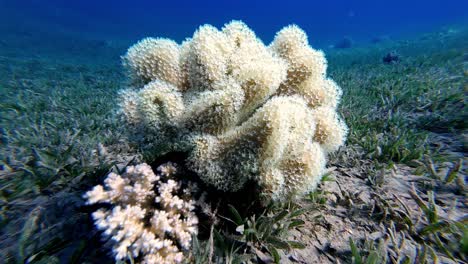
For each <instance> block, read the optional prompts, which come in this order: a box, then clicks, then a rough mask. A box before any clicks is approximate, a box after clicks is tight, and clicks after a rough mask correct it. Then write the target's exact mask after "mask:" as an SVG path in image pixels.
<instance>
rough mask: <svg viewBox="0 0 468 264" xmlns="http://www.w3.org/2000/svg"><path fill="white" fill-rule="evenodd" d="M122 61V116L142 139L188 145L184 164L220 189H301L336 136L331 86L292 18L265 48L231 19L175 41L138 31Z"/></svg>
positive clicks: (343, 130)
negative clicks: (125, 80) (252, 185)
mask: <svg viewBox="0 0 468 264" xmlns="http://www.w3.org/2000/svg"><path fill="white" fill-rule="evenodd" d="M123 60H124V65H125V66H126V67H127V69H128V71H129V73H130V76H131V78H132V80H133V81H134V82H133V83H134V84H135V85H134V86H135V87H131V88H128V89H125V90H124V91H122V93H121V95H122V96H121V97H122V100H121V104H120V105H121V112H122V113H123V116H124V117H125V118H126V120H127V122H128V123H129V124H131V125H132V126H134V127H138V130H139V131H143V130H144V131H147V132H146V133H147V134H146V135H145V136H146V137H147V138H148V139H150V140H149V141H147V142H151V144H154V145H163V144H166V145H167V144H169V145H171V148H172V149H173V150H177V151H187V149H182V148H184V147H186V146H190V147H189V148H188V151H189V153H190V156H189V159H188V161H187V165H188V166H189V168H190V169H192V170H193V171H195V172H197V174H198V175H199V176H200V178H201V179H202V180H203V181H205V182H206V183H208V184H211V185H213V186H215V187H216V188H218V189H220V190H226V191H227V190H230V191H236V190H239V189H241V188H242V187H243V186H244V185H245V183H246V182H247V181H248V180H254V181H256V182H257V183H258V185H259V186H260V192H261V194H262V195H263V196H264V197H266V198H269V199H273V200H282V199H285V198H287V197H291V196H296V195H298V194H302V193H305V192H308V191H311V190H313V189H314V188H315V187H316V185H317V183H318V181H319V180H320V178H321V176H322V175H323V173H324V170H325V164H326V157H327V154H328V153H330V152H333V151H336V150H337V149H338V148H339V147H340V146H342V145H343V144H344V142H345V139H346V134H347V127H346V125H345V124H344V122H343V121H342V120H341V119H340V117H339V116H338V114H337V113H336V108H337V104H338V102H339V99H340V97H341V94H342V92H341V89H340V88H339V86H338V85H337V84H336V83H335V82H334V81H332V80H331V79H328V78H327V77H326V67H327V62H326V59H325V57H324V54H323V53H322V52H321V51H317V50H314V49H312V48H311V47H310V46H309V44H308V40H307V36H306V34H305V32H304V31H303V30H301V29H300V28H299V27H297V26H295V25H293V26H288V27H285V28H283V29H282V30H281V31H279V32H278V33H277V34H276V37H275V39H274V41H273V42H272V43H271V44H270V45H269V46H265V45H264V44H263V43H262V41H261V40H259V39H258V38H257V37H256V36H255V33H254V32H253V31H252V30H250V29H249V28H248V27H247V26H246V25H245V24H244V23H242V22H240V21H232V22H230V23H228V24H226V25H225V26H224V27H223V28H222V29H221V30H218V29H217V28H215V27H213V26H210V25H204V26H201V27H200V28H199V29H198V30H197V31H196V32H195V34H194V35H193V37H192V38H191V39H187V40H186V41H184V42H183V43H182V44H180V45H178V44H177V43H175V42H174V41H172V40H169V39H162V38H146V39H144V40H142V41H140V42H138V43H137V44H135V45H134V46H132V47H130V48H129V50H128V52H127V54H126V55H125V56H124V57H123ZM141 128H144V129H143V130H142V129H141Z"/></svg>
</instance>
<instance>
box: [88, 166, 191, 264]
mask: <svg viewBox="0 0 468 264" xmlns="http://www.w3.org/2000/svg"><path fill="white" fill-rule="evenodd" d="M159 170H160V173H159V174H158V175H155V174H154V173H153V170H152V169H151V167H150V166H149V165H147V164H140V165H137V166H129V167H127V169H126V172H125V173H124V174H122V175H118V174H116V173H110V174H109V175H108V176H107V178H106V180H105V181H104V186H102V185H97V186H95V187H94V188H93V189H92V190H91V191H89V192H87V193H86V194H85V195H84V198H85V199H87V204H95V203H109V204H111V205H113V208H112V209H99V210H98V211H96V212H94V213H93V218H94V222H95V224H96V226H97V228H98V229H99V230H102V231H104V233H103V236H104V237H107V238H110V239H111V241H112V244H113V253H114V256H115V260H116V261H119V260H126V259H133V260H135V259H137V258H140V259H141V263H147V264H150V263H152V264H156V263H158V264H165V263H167V264H169V263H181V262H182V261H183V260H184V253H183V252H184V251H187V250H188V249H189V248H190V243H191V240H192V235H194V234H196V233H197V224H198V219H197V217H196V216H195V214H194V213H193V209H194V202H193V201H192V200H189V199H186V198H185V199H183V198H182V197H179V196H178V195H177V193H178V192H180V190H179V189H180V184H179V183H178V182H176V181H174V180H173V179H171V178H170V177H171V175H172V174H173V172H174V171H175V168H174V166H173V165H172V164H166V165H162V166H161V167H160V168H159ZM167 172H169V173H167ZM155 190H156V192H155ZM157 208H159V209H157Z"/></svg>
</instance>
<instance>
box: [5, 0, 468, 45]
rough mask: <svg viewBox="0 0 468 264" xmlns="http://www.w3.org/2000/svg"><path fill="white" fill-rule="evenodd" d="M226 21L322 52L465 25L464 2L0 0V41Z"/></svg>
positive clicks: (186, 30)
mask: <svg viewBox="0 0 468 264" xmlns="http://www.w3.org/2000/svg"><path fill="white" fill-rule="evenodd" d="M232 19H240V20H243V21H244V22H246V23H247V25H249V26H250V27H251V28H252V29H253V30H254V31H255V32H256V33H257V35H258V36H259V37H260V38H262V39H263V40H264V41H265V42H267V43H269V42H270V41H271V40H272V38H273V36H274V34H275V32H277V31H278V30H279V29H280V28H282V27H283V26H285V25H288V24H291V23H295V24H298V25H299V26H300V27H302V28H303V29H304V30H305V31H306V32H307V33H308V35H309V38H310V41H311V43H312V44H313V45H315V46H319V47H326V46H328V45H330V44H333V43H335V42H336V41H338V40H340V39H342V38H343V37H344V36H348V37H349V38H351V39H353V40H354V41H356V42H366V41H369V40H370V39H372V38H373V37H376V36H382V35H385V36H388V37H391V38H393V39H398V38H404V37H408V36H412V35H416V34H420V33H425V32H430V31H433V30H435V29H438V28H440V27H444V26H452V25H467V24H468V1H467V0H447V1H441V0H426V1H421V0H418V1H411V0H406V1H403V0H394V1H378V0H374V1H369V0H361V1H359V0H348V1H346V0H329V1H284V0H283V1H280V0H270V1H252V0H250V1H245V0H241V1H212V0H211V1H191V0H177V1H171V0H167V1H150V0H136V1H123V0H113V1H111V0H100V1H99V0H94V1H91V0H76V1H69V0H46V1H44V0H0V24H1V26H0V30H1V32H0V33H5V32H9V31H15V30H18V29H21V30H22V31H33V32H41V33H42V34H45V35H47V34H52V33H61V34H73V35H76V36H80V37H83V38H92V39H103V40H109V41H128V42H134V41H135V40H137V39H140V38H142V37H145V36H162V37H169V38H172V39H175V40H177V41H182V40H183V39H184V38H186V37H190V36H192V34H193V32H194V30H195V29H196V28H197V27H198V26H199V25H201V24H205V23H209V24H212V25H215V26H218V27H220V26H222V25H223V24H224V23H226V22H228V21H230V20H232Z"/></svg>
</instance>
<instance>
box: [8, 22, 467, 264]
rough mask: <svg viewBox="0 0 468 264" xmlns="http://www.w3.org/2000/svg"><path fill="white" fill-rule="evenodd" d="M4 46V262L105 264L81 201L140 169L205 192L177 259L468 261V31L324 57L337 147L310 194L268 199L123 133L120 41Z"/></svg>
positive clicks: (106, 244)
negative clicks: (338, 132)
mask: <svg viewBox="0 0 468 264" xmlns="http://www.w3.org/2000/svg"><path fill="white" fill-rule="evenodd" d="M8 37H9V38H10V39H7V40H0V48H1V49H0V136H1V138H0V256H2V257H1V259H0V263H114V262H115V259H114V257H113V254H112V245H111V241H109V239H107V240H106V239H105V238H104V239H103V236H102V233H103V231H100V230H99V229H96V228H95V225H94V222H93V218H92V216H91V214H92V213H93V212H94V211H96V210H97V209H98V205H94V204H87V203H86V199H85V198H83V195H84V194H85V193H86V192H87V191H89V190H91V189H92V188H93V186H95V185H99V184H103V182H104V180H105V179H106V177H107V175H108V174H109V173H110V172H112V173H115V174H120V175H124V171H125V168H126V167H129V166H135V165H137V164H139V163H147V164H149V165H150V166H151V167H152V168H153V170H154V171H155V173H156V174H157V175H163V174H165V173H166V174H175V175H176V176H177V177H179V179H180V180H181V181H183V182H184V184H186V183H187V182H189V181H194V182H196V184H197V185H198V187H197V189H199V190H203V191H200V192H198V193H196V194H194V200H197V201H198V202H197V203H196V206H194V209H193V211H194V214H196V215H197V217H198V232H197V233H196V234H194V235H193V237H192V239H191V245H190V246H186V247H185V249H184V252H183V253H184V259H183V262H187V263H466V262H467V261H468V260H467V254H468V226H467V225H468V208H467V186H466V177H467V171H466V168H465V167H466V164H467V140H468V134H467V128H468V127H467V122H466V120H468V111H467V108H466V98H467V93H468V81H467V80H468V30H467V29H466V28H463V27H458V28H456V27H454V28H446V29H441V30H439V31H436V32H431V33H428V34H425V35H420V36H418V37H413V38H408V39H405V40H399V41H396V40H385V41H382V42H379V43H372V44H366V45H365V46H364V45H363V46H354V47H351V48H347V49H331V48H330V49H325V50H324V52H325V55H326V58H327V60H328V71H327V73H328V76H329V77H330V78H331V79H333V80H334V81H335V82H336V83H337V84H338V85H339V86H340V87H341V89H342V91H343V94H342V97H341V101H340V104H339V106H338V112H339V113H340V115H341V116H342V117H343V119H344V122H345V123H346V124H347V126H348V127H349V133H348V138H347V140H346V144H345V146H342V147H341V148H340V149H339V150H338V151H337V152H334V153H332V154H330V156H329V157H328V164H327V168H326V173H325V175H324V176H323V178H322V179H321V181H320V183H319V185H318V188H317V189H316V190H314V191H313V192H310V193H307V194H306V195H304V196H301V197H300V198H299V199H294V200H281V201H275V202H271V203H269V204H264V203H259V202H256V200H255V197H253V195H252V193H254V190H253V189H249V188H250V187H249V186H250V185H249V184H247V187H246V188H244V189H242V190H240V193H239V192H237V193H236V192H222V191H219V190H216V189H215V188H212V186H208V185H206V184H205V183H203V182H201V181H199V180H198V178H199V177H198V176H197V175H196V173H195V172H193V171H191V170H190V168H187V167H186V166H185V165H184V161H185V159H187V153H181V152H177V153H173V152H168V151H162V150H160V149H158V147H159V148H160V146H158V145H151V144H145V139H141V138H133V137H134V135H131V134H129V133H128V129H127V128H128V127H127V126H128V125H127V123H126V122H125V120H124V119H123V118H122V116H121V115H120V114H119V111H118V104H119V101H118V98H119V91H121V90H122V89H123V88H125V87H128V86H129V85H131V80H129V78H128V77H127V75H126V74H125V70H124V68H123V67H122V64H121V61H120V56H122V55H124V54H125V52H126V50H127V48H128V46H129V43H123V44H122V43H113V42H102V41H90V40H82V39H74V40H73V41H72V43H73V46H70V43H71V42H70V41H69V40H70V38H71V37H70V36H66V37H65V36H61V35H54V36H49V39H50V41H51V42H54V43H55V46H56V48H54V49H47V48H45V47H40V46H31V47H27V46H24V45H23V46H21V48H18V45H11V43H18V42H23V40H24V39H17V38H23V37H24V36H20V37H18V36H8ZM39 37H40V36H35V35H30V36H28V38H31V39H34V38H39ZM54 38H55V40H54ZM387 55H388V56H387ZM384 58H393V59H392V60H390V61H389V60H387V59H384ZM142 142H143V143H142ZM163 152H164V154H161V155H159V154H158V155H155V153H163ZM167 164H170V166H174V168H177V170H175V169H174V171H172V169H170V170H171V172H170V173H169V172H167V170H169V169H167V168H168V165H167ZM158 168H159V170H158ZM165 168H166V169H165ZM170 168H172V167H170ZM251 185H254V184H251ZM108 208H109V207H107V209H108ZM187 248H189V249H187ZM139 261H141V259H139V258H138V257H136V258H135V259H133V258H129V259H125V260H122V261H121V262H127V263H132V262H135V263H136V262H139Z"/></svg>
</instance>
